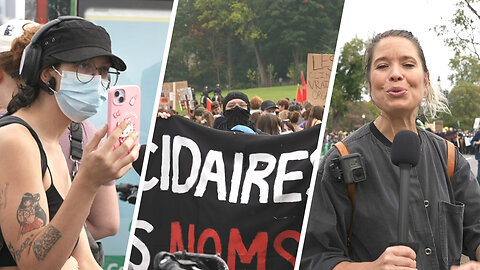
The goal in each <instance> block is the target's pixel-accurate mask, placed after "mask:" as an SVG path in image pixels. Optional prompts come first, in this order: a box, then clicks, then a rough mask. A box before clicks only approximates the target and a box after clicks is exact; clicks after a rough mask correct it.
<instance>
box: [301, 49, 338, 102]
mask: <svg viewBox="0 0 480 270" xmlns="http://www.w3.org/2000/svg"><path fill="white" fill-rule="evenodd" d="M332 65H333V54H313V53H309V54H308V58H307V101H308V102H310V103H311V104H312V105H319V106H325V102H326V100H327V91H328V83H329V81H330V73H331V72H332Z"/></svg>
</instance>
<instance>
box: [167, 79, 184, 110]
mask: <svg viewBox="0 0 480 270" xmlns="http://www.w3.org/2000/svg"><path fill="white" fill-rule="evenodd" d="M183 88H188V82H187V81H180V82H165V83H163V90H162V91H163V96H164V97H166V98H168V102H169V103H168V106H170V108H173V109H175V108H176V106H177V105H178V104H179V101H180V100H181V99H182V98H181V96H180V91H179V90H180V89H183ZM164 101H165V99H164ZM160 104H162V102H160Z"/></svg>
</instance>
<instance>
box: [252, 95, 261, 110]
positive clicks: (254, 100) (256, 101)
mask: <svg viewBox="0 0 480 270" xmlns="http://www.w3.org/2000/svg"><path fill="white" fill-rule="evenodd" d="M262 102H263V100H262V99H261V98H260V97H259V96H254V97H252V98H251V99H250V109H252V110H258V109H260V106H262Z"/></svg>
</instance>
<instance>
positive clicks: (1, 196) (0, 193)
mask: <svg viewBox="0 0 480 270" xmlns="http://www.w3.org/2000/svg"><path fill="white" fill-rule="evenodd" d="M7 188H8V183H5V185H4V187H3V188H0V209H4V208H5V207H6V206H7Z"/></svg>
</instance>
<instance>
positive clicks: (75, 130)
mask: <svg viewBox="0 0 480 270" xmlns="http://www.w3.org/2000/svg"><path fill="white" fill-rule="evenodd" d="M82 140H83V128H82V124H81V123H76V122H72V123H71V124H70V160H72V161H73V167H72V171H71V172H70V176H71V177H72V180H73V178H75V175H76V174H77V172H78V164H79V162H80V160H81V159H82V155H83V147H82Z"/></svg>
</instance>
